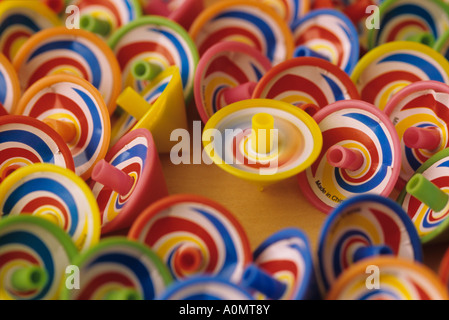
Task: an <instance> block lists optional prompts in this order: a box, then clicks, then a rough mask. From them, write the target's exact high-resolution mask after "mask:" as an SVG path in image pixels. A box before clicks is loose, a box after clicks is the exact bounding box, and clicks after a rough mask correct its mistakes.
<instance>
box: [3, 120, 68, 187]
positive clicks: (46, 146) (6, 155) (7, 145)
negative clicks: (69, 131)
mask: <svg viewBox="0 0 449 320" xmlns="http://www.w3.org/2000/svg"><path fill="white" fill-rule="evenodd" d="M34 163H50V164H54V165H57V166H60V167H62V168H66V169H70V170H72V171H75V165H74V163H73V158H72V154H71V153H70V150H69V148H68V147H67V145H66V144H65V142H64V140H63V139H62V138H61V137H60V136H59V135H58V134H57V133H56V132H55V131H54V130H52V129H51V127H49V126H47V125H45V124H44V123H43V122H41V121H39V120H36V119H34V118H31V117H25V116H10V115H8V116H3V117H0V181H3V180H4V179H5V178H6V177H7V176H8V175H10V174H11V173H12V172H14V171H15V170H17V169H19V168H21V167H24V166H27V165H30V164H34Z"/></svg>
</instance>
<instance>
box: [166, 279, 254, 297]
mask: <svg viewBox="0 0 449 320" xmlns="http://www.w3.org/2000/svg"><path fill="white" fill-rule="evenodd" d="M159 300H202V301H204V300H227V301H231V300H253V299H252V297H251V296H250V295H249V293H248V292H246V291H245V290H243V289H242V288H241V287H240V286H237V285H235V284H233V283H232V282H229V281H227V280H225V279H221V278H218V277H210V276H200V277H194V278H191V279H187V280H184V281H180V282H176V283H174V284H172V285H171V286H170V287H168V289H167V291H166V292H164V294H163V295H162V296H161V297H160V298H159Z"/></svg>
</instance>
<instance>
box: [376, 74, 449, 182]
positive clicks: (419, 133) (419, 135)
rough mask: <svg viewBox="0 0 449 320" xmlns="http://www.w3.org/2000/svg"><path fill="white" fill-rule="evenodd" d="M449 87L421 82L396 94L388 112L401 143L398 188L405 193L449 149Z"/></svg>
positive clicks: (439, 83) (434, 82)
mask: <svg viewBox="0 0 449 320" xmlns="http://www.w3.org/2000/svg"><path fill="white" fill-rule="evenodd" d="M448 110H449V86H448V85H446V84H444V83H441V82H437V81H418V82H415V83H413V84H410V85H408V86H407V87H405V88H404V89H402V90H401V91H399V92H398V93H396V94H395V95H394V96H393V97H392V98H391V100H390V101H389V102H388V104H387V105H386V107H385V109H384V112H385V113H386V114H387V115H388V116H389V117H390V119H391V121H392V122H393V124H394V125H395V128H396V131H397V133H398V135H399V139H400V141H401V152H402V168H401V173H400V175H399V181H398V185H397V188H398V189H400V190H402V189H403V188H404V186H405V184H406V182H407V181H408V180H409V179H410V178H411V177H412V175H413V174H414V173H415V172H416V170H418V169H419V167H421V165H422V164H423V163H424V162H426V161H427V160H428V159H429V158H430V157H431V156H433V155H434V154H436V153H438V152H439V151H441V150H443V149H446V148H448V147H449V117H448V116H447V113H448Z"/></svg>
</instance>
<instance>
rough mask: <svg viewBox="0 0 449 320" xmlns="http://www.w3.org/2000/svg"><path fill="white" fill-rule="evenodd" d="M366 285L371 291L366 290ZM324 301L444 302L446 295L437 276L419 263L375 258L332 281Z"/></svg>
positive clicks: (355, 266)
mask: <svg viewBox="0 0 449 320" xmlns="http://www.w3.org/2000/svg"><path fill="white" fill-rule="evenodd" d="M368 277H370V278H372V280H371V279H368ZM375 281H376V282H377V281H378V283H375ZM367 283H369V284H370V286H372V288H368V287H367ZM376 285H377V288H376V287H375V286H376ZM327 299H328V300H447V299H449V294H448V292H447V289H446V288H445V287H444V285H443V284H442V283H441V281H440V280H439V279H438V277H437V275H436V274H435V273H434V272H433V271H432V270H430V269H429V268H428V267H426V266H424V265H422V264H421V263H417V262H412V261H408V260H404V259H402V258H397V257H396V258H393V257H375V258H370V259H366V260H363V261H360V262H358V263H357V264H355V265H353V266H352V267H350V268H349V269H347V271H345V272H344V273H343V274H342V275H341V277H340V278H339V279H338V280H337V281H336V282H335V284H334V285H333V287H332V288H331V290H330V292H329V294H328V296H327Z"/></svg>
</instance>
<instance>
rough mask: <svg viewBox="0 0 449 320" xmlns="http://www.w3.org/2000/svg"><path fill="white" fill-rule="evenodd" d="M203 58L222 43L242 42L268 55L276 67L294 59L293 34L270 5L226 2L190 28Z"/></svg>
mask: <svg viewBox="0 0 449 320" xmlns="http://www.w3.org/2000/svg"><path fill="white" fill-rule="evenodd" d="M190 35H191V36H192V39H193V40H194V41H195V43H196V45H197V47H198V51H199V53H200V55H203V54H204V52H206V50H207V49H209V48H210V47H211V46H213V45H214V44H216V43H217V42H221V41H241V42H244V43H247V44H250V45H251V46H253V47H254V48H256V49H257V50H259V51H260V52H261V53H262V54H264V55H265V56H266V57H267V58H268V59H269V60H270V61H271V63H272V64H273V65H277V64H278V63H280V62H282V61H285V60H287V59H289V58H291V56H292V53H293V39H292V34H291V31H290V29H289V27H288V26H287V24H286V23H285V22H284V21H283V20H282V18H281V17H280V16H279V15H278V14H277V13H276V12H275V11H274V10H273V9H272V8H271V7H270V6H268V5H266V4H263V3H259V2H253V1H247V0H245V1H240V0H239V1H235V0H233V1H226V2H224V3H217V4H215V5H212V6H210V7H209V8H208V9H206V10H204V11H203V12H202V13H201V14H200V16H199V17H198V18H197V19H196V20H195V22H194V23H193V25H192V27H191V28H190Z"/></svg>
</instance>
